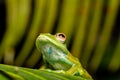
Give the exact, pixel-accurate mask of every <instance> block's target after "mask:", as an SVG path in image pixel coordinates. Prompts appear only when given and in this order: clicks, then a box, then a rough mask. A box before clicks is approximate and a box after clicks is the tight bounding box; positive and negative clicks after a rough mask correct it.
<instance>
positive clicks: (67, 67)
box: [36, 33, 92, 79]
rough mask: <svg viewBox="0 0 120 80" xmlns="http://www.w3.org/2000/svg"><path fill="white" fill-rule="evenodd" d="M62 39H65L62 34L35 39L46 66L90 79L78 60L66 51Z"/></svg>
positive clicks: (46, 34) (45, 35)
mask: <svg viewBox="0 0 120 80" xmlns="http://www.w3.org/2000/svg"><path fill="white" fill-rule="evenodd" d="M64 38H65V39H66V37H65V35H64V34H62V33H58V34H57V35H51V34H49V33H44V34H40V35H39V36H38V38H37V39H36V46H37V48H38V50H39V51H40V52H41V53H42V54H43V59H44V61H45V64H46V66H47V67H48V66H52V67H53V69H55V70H63V71H64V72H65V73H66V74H72V75H80V76H82V77H84V78H88V79H92V78H91V76H90V75H89V74H88V73H87V71H86V70H85V69H83V68H82V66H81V64H80V62H79V60H78V59H77V58H75V57H73V56H72V55H71V54H70V52H69V51H68V50H67V48H66V45H65V39H64Z"/></svg>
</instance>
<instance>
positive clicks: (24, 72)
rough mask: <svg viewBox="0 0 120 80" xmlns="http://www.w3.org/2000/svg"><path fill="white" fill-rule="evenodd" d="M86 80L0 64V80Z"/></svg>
mask: <svg viewBox="0 0 120 80" xmlns="http://www.w3.org/2000/svg"><path fill="white" fill-rule="evenodd" d="M11 79H14V80H86V79H85V78H82V77H79V76H72V75H68V74H62V73H55V72H49V71H47V70H38V69H30V68H23V67H17V66H10V65H4V64H0V80H11Z"/></svg>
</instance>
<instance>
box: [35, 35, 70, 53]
mask: <svg viewBox="0 0 120 80" xmlns="http://www.w3.org/2000/svg"><path fill="white" fill-rule="evenodd" d="M65 41H66V35H65V34H63V33H57V34H55V35H52V34H49V33H43V34H40V35H39V36H38V37H37V39H36V46H37V48H38V50H39V51H40V52H43V51H44V52H43V53H44V55H46V54H47V55H48V53H51V50H54V51H55V50H56V51H62V52H63V53H64V54H65V53H67V51H68V50H67V48H66V44H65ZM50 48H51V50H50ZM48 51H49V52H48Z"/></svg>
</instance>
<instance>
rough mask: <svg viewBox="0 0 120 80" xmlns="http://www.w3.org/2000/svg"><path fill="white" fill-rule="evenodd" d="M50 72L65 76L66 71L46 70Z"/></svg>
mask: <svg viewBox="0 0 120 80" xmlns="http://www.w3.org/2000/svg"><path fill="white" fill-rule="evenodd" d="M44 70H46V71H48V72H54V73H62V74H65V71H64V70H51V69H44Z"/></svg>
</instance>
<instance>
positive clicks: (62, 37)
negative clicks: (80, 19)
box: [56, 33, 66, 43]
mask: <svg viewBox="0 0 120 80" xmlns="http://www.w3.org/2000/svg"><path fill="white" fill-rule="evenodd" d="M56 37H57V39H58V40H59V41H61V42H62V43H64V42H65V40H66V35H65V34H63V33H57V34H56Z"/></svg>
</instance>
